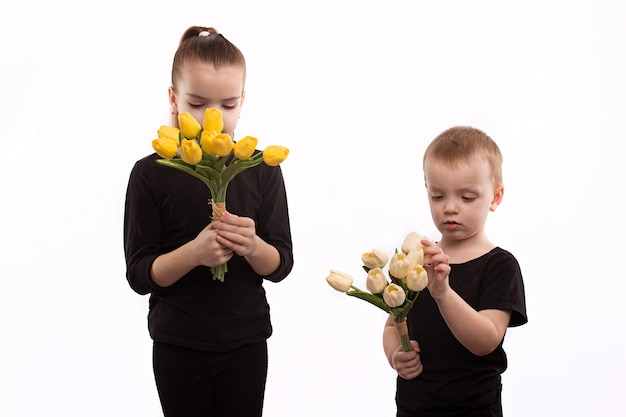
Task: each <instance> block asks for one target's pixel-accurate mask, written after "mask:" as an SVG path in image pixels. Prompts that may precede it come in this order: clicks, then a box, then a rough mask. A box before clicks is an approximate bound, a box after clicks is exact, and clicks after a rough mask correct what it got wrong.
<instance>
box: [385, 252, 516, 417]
mask: <svg viewBox="0 0 626 417" xmlns="http://www.w3.org/2000/svg"><path fill="white" fill-rule="evenodd" d="M450 287H451V288H452V289H454V290H455V291H456V292H457V293H458V294H459V295H460V296H461V297H462V298H463V299H464V300H465V301H466V302H467V303H468V304H469V305H470V306H472V307H473V308H474V309H476V310H477V311H480V310H485V309H499V310H511V311H512V315H511V321H510V324H509V326H510V327H513V326H520V325H522V324H524V323H526V322H527V317H526V303H525V294H524V284H523V281H522V273H521V270H520V267H519V264H518V262H517V260H516V259H515V257H514V256H513V255H512V254H511V253H509V252H507V251H505V250H504V249H501V248H495V249H493V250H491V251H490V252H489V253H487V254H485V255H483V256H481V257H479V258H477V259H473V260H471V261H469V262H466V263H463V264H452V265H451V272H450ZM408 326H409V336H410V338H411V339H413V340H416V341H417V342H418V343H419V346H420V349H421V352H420V356H421V361H422V365H423V367H424V369H423V371H422V373H421V374H420V375H419V376H418V377H417V378H415V379H412V380H405V379H403V378H401V377H398V379H397V392H396V403H397V406H398V416H403V417H404V416H407V417H408V416H446V417H448V416H449V417H451V416H470V415H474V413H476V415H480V416H485V417H489V416H499V415H501V404H500V390H501V374H502V372H504V370H505V369H506V367H507V358H506V354H505V352H504V349H503V348H502V342H501V343H500V345H499V346H498V347H497V348H496V349H495V350H494V351H493V352H491V353H490V354H488V355H486V356H476V355H474V354H472V353H471V352H470V351H469V350H467V349H466V348H465V347H463V345H461V343H459V341H458V340H457V339H456V338H455V337H454V335H453V334H452V332H451V331H450V329H449V328H448V326H447V325H446V323H445V322H444V320H443V317H442V316H441V314H440V312H439V309H438V307H437V304H436V303H435V301H434V300H433V298H432V297H431V295H430V293H429V292H428V291H427V290H426V291H423V292H422V293H420V295H419V296H418V298H417V300H416V302H415V305H414V306H413V309H412V310H411V311H410V312H409V315H408Z"/></svg>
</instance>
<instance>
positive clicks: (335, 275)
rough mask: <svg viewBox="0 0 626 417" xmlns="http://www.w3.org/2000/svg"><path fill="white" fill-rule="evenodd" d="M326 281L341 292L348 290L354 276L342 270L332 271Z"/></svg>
mask: <svg viewBox="0 0 626 417" xmlns="http://www.w3.org/2000/svg"><path fill="white" fill-rule="evenodd" d="M326 282H328V284H329V285H330V286H331V287H333V288H334V289H336V290H337V291H339V292H346V291H348V290H349V289H350V287H351V286H352V282H353V280H352V277H351V276H350V275H349V274H347V273H345V272H341V271H335V270H332V269H331V271H330V275H328V276H327V277H326Z"/></svg>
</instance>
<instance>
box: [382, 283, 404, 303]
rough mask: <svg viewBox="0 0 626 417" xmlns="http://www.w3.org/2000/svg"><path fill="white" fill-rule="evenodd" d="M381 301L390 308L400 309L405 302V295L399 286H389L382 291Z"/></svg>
mask: <svg viewBox="0 0 626 417" xmlns="http://www.w3.org/2000/svg"><path fill="white" fill-rule="evenodd" d="M383 300H385V303H386V304H387V305H388V306H389V307H391V308H395V307H400V306H401V305H402V304H404V300H406V293H405V292H404V289H402V287H401V286H399V285H396V284H389V285H387V287H385V290H384V291H383Z"/></svg>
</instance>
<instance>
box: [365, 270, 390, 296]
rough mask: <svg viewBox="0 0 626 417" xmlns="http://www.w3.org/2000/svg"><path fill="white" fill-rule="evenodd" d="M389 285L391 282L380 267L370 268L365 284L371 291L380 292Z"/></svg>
mask: <svg viewBox="0 0 626 417" xmlns="http://www.w3.org/2000/svg"><path fill="white" fill-rule="evenodd" d="M387 285H389V282H388V281H387V278H385V274H383V271H382V270H381V269H380V268H373V269H370V270H369V272H368V273H367V279H366V280H365V286H366V287H367V290H368V291H369V292H371V293H372V294H380V293H381V292H383V290H384V289H385V287H386V286H387Z"/></svg>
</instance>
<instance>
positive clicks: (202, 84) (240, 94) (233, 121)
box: [169, 62, 245, 139]
mask: <svg viewBox="0 0 626 417" xmlns="http://www.w3.org/2000/svg"><path fill="white" fill-rule="evenodd" d="M244 77H245V70H244V68H243V67H238V66H230V67H223V68H220V69H219V70H218V69H215V67H214V66H213V65H212V64H206V63H200V62H196V63H193V64H190V65H187V67H186V68H184V69H183V71H182V74H181V77H180V79H179V80H178V85H177V90H176V91H174V89H173V88H172V87H170V88H169V97H170V106H171V109H172V113H173V115H174V120H173V123H174V126H178V119H177V116H176V115H177V114H179V113H181V114H182V113H185V112H189V113H191V115H192V116H193V117H194V118H195V119H196V120H197V121H198V122H199V123H202V119H203V118H204V112H205V109H206V108H207V107H213V108H216V109H219V110H221V112H222V118H223V119H224V130H223V132H224V133H228V134H229V135H230V136H231V138H233V139H235V138H234V133H235V128H236V127H237V121H238V119H239V113H240V112H241V106H242V105H243V99H244V95H245V93H244V90H243V89H244V82H245V80H244Z"/></svg>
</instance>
